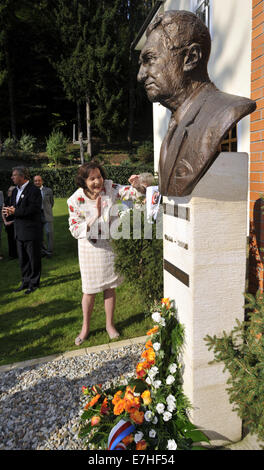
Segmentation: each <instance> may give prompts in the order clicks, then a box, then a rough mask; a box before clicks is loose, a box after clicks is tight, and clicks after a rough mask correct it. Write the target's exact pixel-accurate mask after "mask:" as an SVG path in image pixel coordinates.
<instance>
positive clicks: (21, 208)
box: [4, 167, 42, 294]
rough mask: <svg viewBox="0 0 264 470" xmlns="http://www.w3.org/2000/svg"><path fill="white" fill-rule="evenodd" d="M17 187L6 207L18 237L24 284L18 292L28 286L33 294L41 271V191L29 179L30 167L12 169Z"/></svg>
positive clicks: (5, 211)
mask: <svg viewBox="0 0 264 470" xmlns="http://www.w3.org/2000/svg"><path fill="white" fill-rule="evenodd" d="M12 180H13V183H14V185H15V186H16V188H15V189H14V191H13V192H12V197H11V204H12V205H11V206H9V207H5V208H4V214H5V215H6V216H9V215H13V216H14V229H15V238H16V241H17V251H18V258H19V264H20V269H21V274H22V283H21V286H20V287H19V288H18V289H16V290H15V292H19V291H22V290H24V289H26V291H25V294H30V293H32V292H33V291H34V290H35V289H37V288H38V287H39V282H40V274H41V239H42V225H41V202H42V198H41V193H40V190H39V189H38V188H36V186H35V185H34V184H33V183H31V182H30V181H29V174H28V170H27V168H23V167H16V168H14V169H13V172H12Z"/></svg>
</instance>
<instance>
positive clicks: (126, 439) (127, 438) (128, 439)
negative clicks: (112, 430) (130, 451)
mask: <svg viewBox="0 0 264 470" xmlns="http://www.w3.org/2000/svg"><path fill="white" fill-rule="evenodd" d="M133 440H134V436H133V434H129V435H128V436H126V437H124V439H122V442H124V444H125V445H126V446H127V445H129V444H131V442H133Z"/></svg>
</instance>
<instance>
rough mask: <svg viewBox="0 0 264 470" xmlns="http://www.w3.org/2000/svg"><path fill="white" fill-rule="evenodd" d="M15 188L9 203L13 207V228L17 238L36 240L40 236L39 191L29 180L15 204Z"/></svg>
mask: <svg viewBox="0 0 264 470" xmlns="http://www.w3.org/2000/svg"><path fill="white" fill-rule="evenodd" d="M16 195H17V188H15V189H14V191H13V192H12V196H11V203H12V205H13V206H14V207H15V214H14V217H15V220H14V229H15V237H16V238H17V239H18V240H21V241H26V240H36V239H38V238H41V231H42V224H41V202H42V197H41V192H40V190H39V188H37V187H36V186H35V185H34V184H33V183H31V182H29V183H28V184H27V186H26V187H25V189H24V191H23V192H22V194H21V196H20V199H19V201H18V203H17V204H16Z"/></svg>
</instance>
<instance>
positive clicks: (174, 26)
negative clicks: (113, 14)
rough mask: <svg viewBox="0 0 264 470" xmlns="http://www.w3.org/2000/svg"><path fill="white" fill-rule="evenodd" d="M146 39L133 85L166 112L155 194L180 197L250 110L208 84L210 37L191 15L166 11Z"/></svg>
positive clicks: (248, 105) (249, 104)
mask: <svg viewBox="0 0 264 470" xmlns="http://www.w3.org/2000/svg"><path fill="white" fill-rule="evenodd" d="M146 36H147V40H146V43H145V45H144V47H143V49H142V51H141V54H140V58H139V63H140V69H139V72H138V81H139V82H141V83H143V84H144V87H145V90H146V93H147V96H148V98H149V100H150V101H151V102H153V103H154V102H159V103H161V104H162V105H163V106H165V107H166V108H168V109H169V110H170V111H171V113H172V114H171V121H170V124H169V128H168V132H167V135H166V136H165V139H164V141H163V144H162V147H161V153H160V163H159V186H160V188H159V189H160V191H161V193H162V194H163V195H171V196H183V195H186V194H190V193H191V192H192V190H193V188H194V187H195V185H196V184H197V182H198V181H199V180H200V178H201V177H202V176H203V175H204V173H205V172H206V171H207V169H208V168H209V166H210V165H211V164H212V163H213V161H214V160H215V158H216V157H217V155H218V153H217V152H218V147H219V144H220V142H221V140H222V139H223V136H224V135H225V134H226V132H227V131H228V130H229V129H230V128H231V127H232V126H233V125H234V124H235V123H236V122H238V121H239V120H240V119H241V118H242V117H244V116H246V115H247V114H249V113H251V112H252V111H254V109H255V107H256V105H255V102H253V101H251V100H249V99H247V98H242V97H238V96H234V95H229V94H227V93H223V92H221V91H220V90H218V89H217V88H216V87H215V85H214V84H213V83H212V82H211V80H210V78H209V76H208V71H207V65H208V60H209V56H210V51H211V38H210V33H209V31H208V28H207V27H206V26H205V24H204V23H203V22H202V21H201V20H200V19H199V18H198V17H197V16H196V15H195V14H193V13H191V12H189V11H184V10H179V11H178V10H177V11H175V10H170V11H167V12H165V13H164V14H162V15H158V16H157V17H156V18H155V19H154V21H153V22H152V23H151V24H150V25H149V26H148V29H147V31H146ZM221 111H222V112H221Z"/></svg>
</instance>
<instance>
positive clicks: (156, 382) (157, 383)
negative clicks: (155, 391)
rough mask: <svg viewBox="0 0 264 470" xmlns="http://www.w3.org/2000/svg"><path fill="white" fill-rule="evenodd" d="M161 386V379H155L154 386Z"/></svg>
mask: <svg viewBox="0 0 264 470" xmlns="http://www.w3.org/2000/svg"><path fill="white" fill-rule="evenodd" d="M160 386H161V380H154V382H153V387H154V388H159V387H160Z"/></svg>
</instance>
